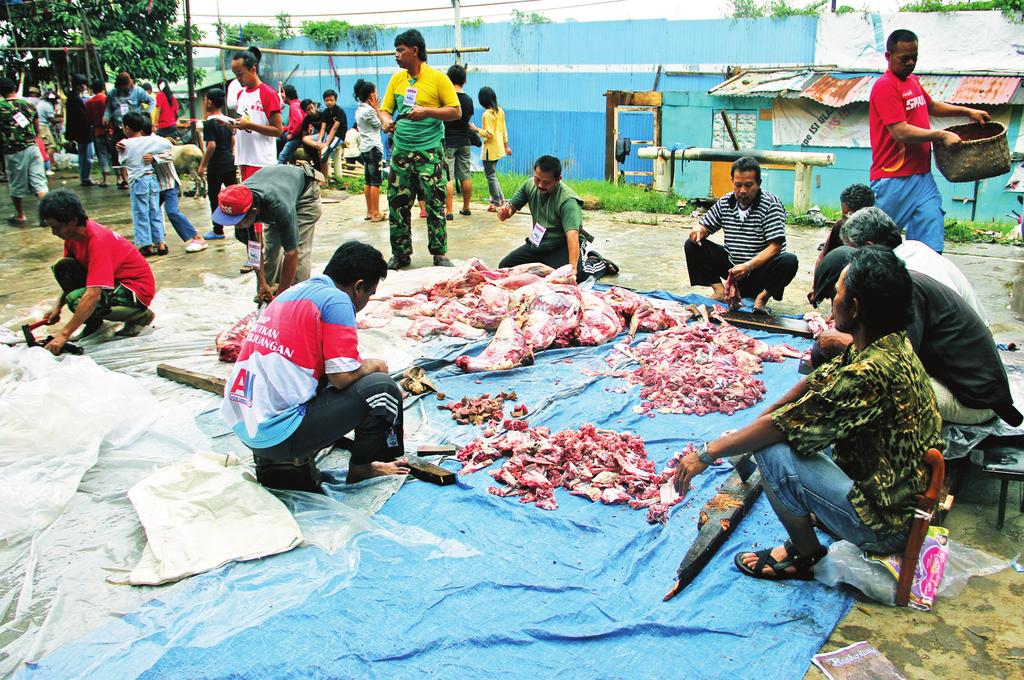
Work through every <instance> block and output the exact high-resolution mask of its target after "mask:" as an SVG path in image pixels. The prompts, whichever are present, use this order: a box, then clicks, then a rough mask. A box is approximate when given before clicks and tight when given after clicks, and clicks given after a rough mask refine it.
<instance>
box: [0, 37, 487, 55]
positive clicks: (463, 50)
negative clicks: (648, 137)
mask: <svg viewBox="0 0 1024 680" xmlns="http://www.w3.org/2000/svg"><path fill="white" fill-rule="evenodd" d="M167 42H168V43H170V44H171V45H184V44H185V41H184V40H168V41H167ZM192 47H205V48H208V49H213V50H226V51H242V50H245V49H247V48H246V47H245V46H243V45H219V44H217V43H198V42H194V43H192ZM0 49H4V48H0ZM7 49H11V48H7ZM22 49H26V48H22ZM36 49H59V48H36ZM79 49H81V48H79ZM490 49H491V48H490V47H463V48H461V49H459V50H458V52H461V53H466V52H489V51H490ZM260 51H261V52H263V54H289V55H294V56H299V57H390V56H393V55H394V54H395V51H394V50H373V51H370V52H335V51H331V50H279V49H275V48H273V47H261V48H260ZM455 52H456V50H455V48H452V47H443V48H438V49H431V50H430V53H431V54H455Z"/></svg>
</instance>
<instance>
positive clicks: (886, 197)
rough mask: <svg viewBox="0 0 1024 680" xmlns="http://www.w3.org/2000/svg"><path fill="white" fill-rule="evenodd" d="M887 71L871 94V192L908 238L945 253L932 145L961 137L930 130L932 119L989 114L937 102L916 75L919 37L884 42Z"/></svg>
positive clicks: (982, 118) (899, 35)
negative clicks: (934, 176)
mask: <svg viewBox="0 0 1024 680" xmlns="http://www.w3.org/2000/svg"><path fill="white" fill-rule="evenodd" d="M885 58H886V60H888V62H889V68H888V70H887V71H886V72H885V74H884V75H882V77H881V78H879V79H878V80H877V81H876V82H875V85H874V87H872V88H871V100H870V105H869V109H868V111H869V113H868V121H869V124H870V127H871V189H872V191H874V192H875V204H876V205H877V206H878V207H879V208H881V209H882V210H883V211H885V213H886V214H887V215H889V217H891V218H892V219H893V221H894V222H896V224H898V225H900V226H901V227H904V228H906V230H907V238H908V239H909V240H912V241H922V242H924V243H926V244H927V245H928V246H930V247H931V248H932V249H933V250H934V251H935V252H938V253H941V252H942V248H943V245H944V243H945V220H944V215H945V212H944V211H943V210H942V197H941V196H940V195H939V189H938V187H937V186H936V185H935V179H934V178H933V177H932V148H931V143H932V142H940V143H942V144H945V145H947V146H952V145H953V144H958V143H959V142H960V137H958V136H957V135H956V134H955V133H952V132H947V131H945V130H932V129H931V123H930V121H929V118H928V116H929V114H930V115H932V116H968V117H970V119H971V120H973V121H975V122H977V123H984V122H987V121H988V120H989V119H990V117H989V115H988V113H987V112H986V111H980V110H978V109H969V108H967V107H966V106H953V105H951V104H945V103H943V102H937V101H933V100H932V98H931V97H929V96H928V93H927V92H925V91H924V88H923V87H921V83H920V82H918V79H917V76H915V75H913V72H914V67H915V66H917V36H916V35H914V34H913V33H912V32H910V31H907V30H904V29H899V30H896V31H893V32H892V34H890V35H889V38H888V40H886V42H885Z"/></svg>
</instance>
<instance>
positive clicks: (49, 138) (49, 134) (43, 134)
mask: <svg viewBox="0 0 1024 680" xmlns="http://www.w3.org/2000/svg"><path fill="white" fill-rule="evenodd" d="M39 129H40V133H39V138H40V139H42V140H43V145H44V146H45V147H46V148H47V149H56V148H57V140H56V138H55V137H54V136H53V130H51V129H50V126H49V125H40V126H39Z"/></svg>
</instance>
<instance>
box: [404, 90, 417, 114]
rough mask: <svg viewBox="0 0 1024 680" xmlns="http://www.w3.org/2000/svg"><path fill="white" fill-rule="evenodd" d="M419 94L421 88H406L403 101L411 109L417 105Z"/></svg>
mask: <svg viewBox="0 0 1024 680" xmlns="http://www.w3.org/2000/svg"><path fill="white" fill-rule="evenodd" d="M417 94H419V90H417V89H416V88H415V87H412V86H410V87H407V88H405V97H403V98H402V103H403V104H405V105H406V106H408V107H409V108H410V109H411V108H412V107H414V106H416V95H417Z"/></svg>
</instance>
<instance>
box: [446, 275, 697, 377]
mask: <svg viewBox="0 0 1024 680" xmlns="http://www.w3.org/2000/svg"><path fill="white" fill-rule="evenodd" d="M572 276H573V274H572V271H571V269H570V268H569V267H568V266H565V267H562V268H561V269H558V270H557V271H555V272H553V273H551V274H550V275H548V276H547V277H546V278H545V279H544V280H542V281H536V282H534V283H532V284H529V285H527V286H523V287H522V288H519V289H517V290H516V291H514V292H513V293H512V295H511V296H510V299H509V313H510V314H511V316H510V317H509V318H506V320H505V321H504V322H502V327H499V329H498V332H497V333H496V334H495V336H494V338H493V339H492V340H491V343H490V344H489V345H488V346H487V349H485V350H484V352H483V353H482V354H481V355H479V356H477V357H469V356H467V355H463V356H461V357H459V358H458V359H456V362H455V363H456V365H457V366H459V367H460V368H462V369H463V370H466V371H499V370H505V369H508V368H514V367H516V366H520V365H523V364H527V363H531V362H532V360H533V353H534V352H538V351H540V350H543V349H547V348H548V347H567V346H569V345H601V344H604V343H606V342H609V341H610V340H612V339H613V338H614V337H615V336H617V335H618V334H619V333H621V332H622V331H623V329H625V328H627V327H628V328H629V333H630V335H631V336H632V335H633V334H635V333H636V332H637V331H638V330H641V331H656V330H663V329H666V328H672V327H675V326H682V325H685V324H686V321H687V319H688V318H689V317H690V316H691V315H690V313H689V312H688V311H686V310H685V309H683V308H682V307H680V306H678V305H670V304H658V303H656V302H655V301H652V300H649V299H647V298H645V297H643V296H641V295H637V294H636V293H634V292H632V291H629V290H626V289H624V288H610V289H608V290H607V291H603V292H596V291H595V292H592V291H581V290H580V289H579V287H578V286H576V284H575V283H572ZM510 319H511V320H514V325H515V328H511V327H508V326H505V323H506V322H507V321H509V320H510Z"/></svg>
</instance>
